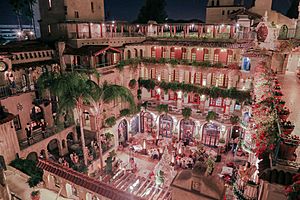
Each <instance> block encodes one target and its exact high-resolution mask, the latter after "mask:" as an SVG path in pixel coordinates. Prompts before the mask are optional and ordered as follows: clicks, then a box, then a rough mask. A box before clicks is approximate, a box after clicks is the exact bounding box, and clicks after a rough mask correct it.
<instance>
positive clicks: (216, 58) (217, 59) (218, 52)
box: [214, 49, 220, 63]
mask: <svg viewBox="0 0 300 200" xmlns="http://www.w3.org/2000/svg"><path fill="white" fill-rule="evenodd" d="M219 54H220V49H215V51H214V63H218V62H219Z"/></svg>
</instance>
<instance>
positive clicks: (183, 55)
mask: <svg viewBox="0 0 300 200" xmlns="http://www.w3.org/2000/svg"><path fill="white" fill-rule="evenodd" d="M186 52H187V50H186V48H182V59H183V60H186V59H187V53H186Z"/></svg>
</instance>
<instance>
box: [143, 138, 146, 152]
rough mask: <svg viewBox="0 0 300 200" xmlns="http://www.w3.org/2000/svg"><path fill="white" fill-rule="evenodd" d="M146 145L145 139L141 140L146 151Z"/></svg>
mask: <svg viewBox="0 0 300 200" xmlns="http://www.w3.org/2000/svg"><path fill="white" fill-rule="evenodd" d="M146 148H147V144H146V139H144V140H143V149H144V150H146Z"/></svg>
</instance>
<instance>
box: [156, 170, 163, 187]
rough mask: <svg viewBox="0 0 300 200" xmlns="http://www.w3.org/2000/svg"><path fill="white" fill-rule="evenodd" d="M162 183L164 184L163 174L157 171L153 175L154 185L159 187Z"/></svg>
mask: <svg viewBox="0 0 300 200" xmlns="http://www.w3.org/2000/svg"><path fill="white" fill-rule="evenodd" d="M164 182H165V177H164V172H163V171H161V170H158V171H157V172H156V175H155V184H156V186H157V187H160V186H162V185H163V184H164Z"/></svg>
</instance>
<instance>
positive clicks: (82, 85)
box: [38, 72, 101, 165]
mask: <svg viewBox="0 0 300 200" xmlns="http://www.w3.org/2000/svg"><path fill="white" fill-rule="evenodd" d="M38 86H39V89H40V91H45V90H46V89H49V91H50V93H51V94H52V95H55V96H57V97H58V105H59V113H58V114H60V113H62V112H65V113H66V114H67V115H68V116H69V115H70V114H71V115H72V111H73V109H74V108H75V110H76V112H77V115H78V118H79V124H80V136H81V143H82V148H83V158H84V164H85V165H87V155H86V147H85V138H84V132H83V109H82V107H83V104H84V103H89V102H91V101H98V99H99V98H100V94H101V88H100V87H99V86H98V85H97V84H96V83H95V82H93V81H92V80H90V79H89V78H88V76H87V75H85V74H81V73H78V72H70V73H58V72H47V73H44V74H42V75H41V76H40V78H39V79H38Z"/></svg>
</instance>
